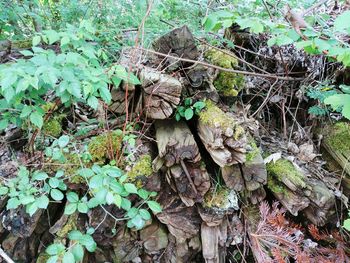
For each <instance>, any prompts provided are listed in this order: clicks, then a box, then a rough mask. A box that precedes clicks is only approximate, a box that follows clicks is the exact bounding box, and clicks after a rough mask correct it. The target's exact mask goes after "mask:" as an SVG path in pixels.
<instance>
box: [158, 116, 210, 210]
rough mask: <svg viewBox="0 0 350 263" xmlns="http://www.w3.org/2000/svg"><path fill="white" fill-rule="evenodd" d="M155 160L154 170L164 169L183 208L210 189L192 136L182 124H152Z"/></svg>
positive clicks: (173, 121)
mask: <svg viewBox="0 0 350 263" xmlns="http://www.w3.org/2000/svg"><path fill="white" fill-rule="evenodd" d="M155 127H156V138H157V145H158V157H157V158H156V160H155V161H154V167H156V169H157V170H158V169H159V168H161V167H162V166H164V167H166V170H167V171H166V174H167V176H168V179H169V182H171V181H173V182H174V183H173V184H172V183H171V185H172V186H173V188H175V189H176V191H177V192H178V194H179V196H180V197H181V199H182V201H183V202H184V203H185V204H186V205H187V206H192V205H193V204H194V203H195V202H200V201H201V200H202V198H203V196H204V195H205V193H206V192H207V191H208V190H209V188H210V181H209V175H208V173H207V171H206V169H205V167H204V166H202V165H201V163H200V161H201V156H200V153H199V149H198V146H197V143H196V141H195V140H194V137H193V135H192V133H191V131H190V129H189V128H188V126H187V125H186V123H185V122H182V121H180V122H177V121H175V120H164V121H156V122H155Z"/></svg>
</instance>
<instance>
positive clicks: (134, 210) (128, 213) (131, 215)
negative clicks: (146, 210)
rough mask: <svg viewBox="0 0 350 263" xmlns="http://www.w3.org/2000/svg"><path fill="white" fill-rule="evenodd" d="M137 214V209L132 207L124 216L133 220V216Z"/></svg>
mask: <svg viewBox="0 0 350 263" xmlns="http://www.w3.org/2000/svg"><path fill="white" fill-rule="evenodd" d="M137 213H138V210H137V208H135V207H132V208H130V209H129V211H128V212H127V213H126V216H127V217H130V218H133V217H135V216H136V215H137Z"/></svg>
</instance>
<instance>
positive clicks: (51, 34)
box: [45, 30, 60, 45]
mask: <svg viewBox="0 0 350 263" xmlns="http://www.w3.org/2000/svg"><path fill="white" fill-rule="evenodd" d="M45 33H46V36H47V38H48V40H49V42H48V44H49V45H52V44H53V43H55V42H56V41H57V40H59V39H60V36H59V34H58V33H57V32H56V31H55V30H47V31H46V32H45Z"/></svg>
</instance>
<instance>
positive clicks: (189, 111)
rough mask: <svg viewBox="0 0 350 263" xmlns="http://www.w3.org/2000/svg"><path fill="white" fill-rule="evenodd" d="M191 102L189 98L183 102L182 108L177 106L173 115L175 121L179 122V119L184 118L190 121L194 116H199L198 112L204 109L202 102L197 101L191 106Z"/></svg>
mask: <svg viewBox="0 0 350 263" xmlns="http://www.w3.org/2000/svg"><path fill="white" fill-rule="evenodd" d="M192 103H193V101H192V99H191V98H186V99H185V100H184V103H183V106H179V107H178V108H177V112H176V114H175V119H176V120H177V121H179V120H180V119H181V118H185V119H186V120H190V119H192V117H193V116H194V114H197V115H198V114H199V113H200V111H201V110H202V109H203V108H204V107H205V102H204V101H197V102H195V103H194V104H192Z"/></svg>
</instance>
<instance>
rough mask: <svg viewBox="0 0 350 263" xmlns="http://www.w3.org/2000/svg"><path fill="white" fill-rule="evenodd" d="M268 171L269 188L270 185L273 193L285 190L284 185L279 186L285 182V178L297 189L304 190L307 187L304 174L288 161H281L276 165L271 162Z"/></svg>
mask: <svg viewBox="0 0 350 263" xmlns="http://www.w3.org/2000/svg"><path fill="white" fill-rule="evenodd" d="M266 169H267V172H268V186H269V184H270V187H272V188H270V189H271V190H272V191H273V190H275V191H278V189H282V188H283V186H282V184H281V185H280V184H279V182H282V181H283V178H287V179H288V180H289V181H290V182H292V183H293V184H294V185H295V186H297V187H301V188H304V187H305V186H306V183H305V182H304V177H303V174H302V173H301V172H299V171H298V170H297V169H296V168H295V167H294V166H293V164H292V163H291V162H290V161H288V160H286V159H279V160H277V161H276V162H275V163H273V162H270V163H268V164H267V165H266ZM269 181H270V183H269Z"/></svg>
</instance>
